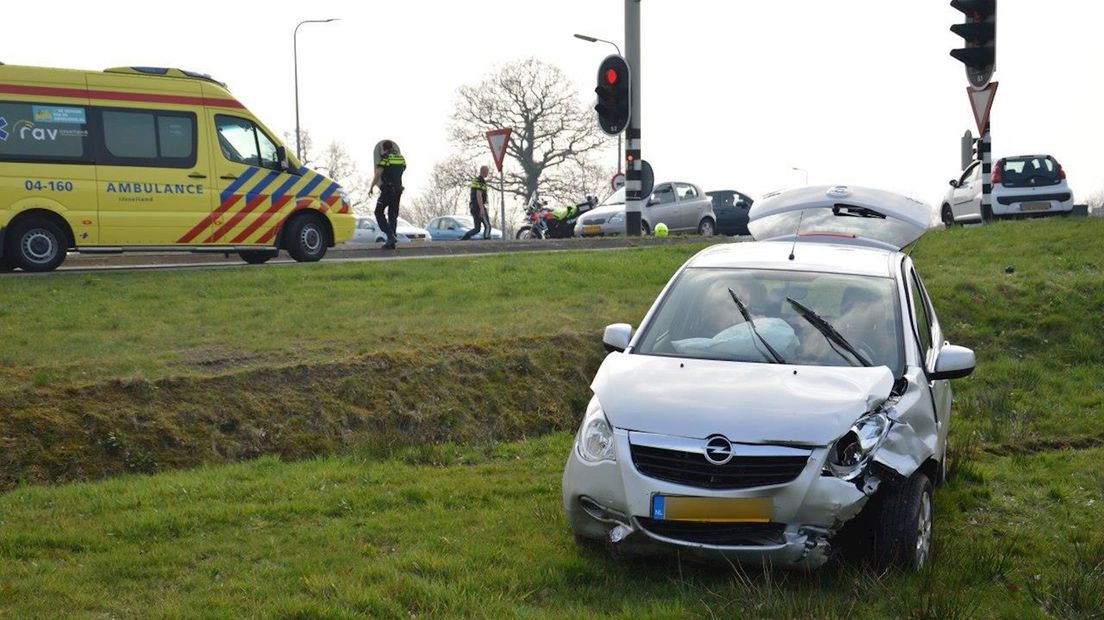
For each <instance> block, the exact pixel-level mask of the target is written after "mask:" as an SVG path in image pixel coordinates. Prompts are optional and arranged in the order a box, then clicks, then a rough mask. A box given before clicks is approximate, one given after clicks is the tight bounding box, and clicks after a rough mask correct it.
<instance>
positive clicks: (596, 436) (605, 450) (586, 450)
mask: <svg viewBox="0 0 1104 620" xmlns="http://www.w3.org/2000/svg"><path fill="white" fill-rule="evenodd" d="M575 445H576V449H577V450H578V452H579V457H580V458H582V459H583V460H584V461H587V462H590V463H599V462H601V461H611V462H616V461H617V457H616V456H615V455H614V449H613V427H612V426H610V423H609V420H607V419H606V414H605V412H603V411H602V405H600V404H599V403H598V399H597V398H591V399H590V405H588V406H587V413H586V417H584V418H583V426H582V427H581V428H580V429H579V437H578V439H577V440H576V442H575Z"/></svg>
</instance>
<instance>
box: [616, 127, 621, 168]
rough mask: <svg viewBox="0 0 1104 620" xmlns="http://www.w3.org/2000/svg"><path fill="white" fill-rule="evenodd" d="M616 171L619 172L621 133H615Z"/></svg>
mask: <svg viewBox="0 0 1104 620" xmlns="http://www.w3.org/2000/svg"><path fill="white" fill-rule="evenodd" d="M617 172H621V134H617Z"/></svg>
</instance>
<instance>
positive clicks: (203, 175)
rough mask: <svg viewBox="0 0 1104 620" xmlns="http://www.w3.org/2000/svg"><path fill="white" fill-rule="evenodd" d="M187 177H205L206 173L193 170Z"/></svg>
mask: <svg viewBox="0 0 1104 620" xmlns="http://www.w3.org/2000/svg"><path fill="white" fill-rule="evenodd" d="M188 178H189V179H206V178H207V175H205V174H203V173H202V172H193V173H191V174H189V175H188Z"/></svg>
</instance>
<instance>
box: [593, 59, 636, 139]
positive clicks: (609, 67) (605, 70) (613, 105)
mask: <svg viewBox="0 0 1104 620" xmlns="http://www.w3.org/2000/svg"><path fill="white" fill-rule="evenodd" d="M594 92H596V93H598V104H597V105H595V106H594V109H595V110H596V111H597V112H598V126H599V127H601V129H602V131H604V132H606V133H607V134H609V135H611V136H616V135H617V134H619V133H621V132H622V131H624V130H625V127H627V126H628V124H629V116H630V109H629V106H630V101H631V95H630V91H629V64H628V63H627V62H625V59H624V58H622V57H620V56H608V57H606V59H605V60H603V61H602V64H601V65H599V66H598V87H597V88H595V89H594Z"/></svg>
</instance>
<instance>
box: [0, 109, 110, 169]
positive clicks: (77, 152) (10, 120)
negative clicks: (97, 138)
mask: <svg viewBox="0 0 1104 620" xmlns="http://www.w3.org/2000/svg"><path fill="white" fill-rule="evenodd" d="M90 116H91V114H90V111H89V109H88V108H86V107H83V106H72V105H58V104H53V103H42V104H39V103H27V102H19V101H0V161H15V162H43V163H76V164H90V163H92V161H93V158H92V149H91V148H90V145H89V136H88V128H89V124H88V121H89V117H90Z"/></svg>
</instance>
